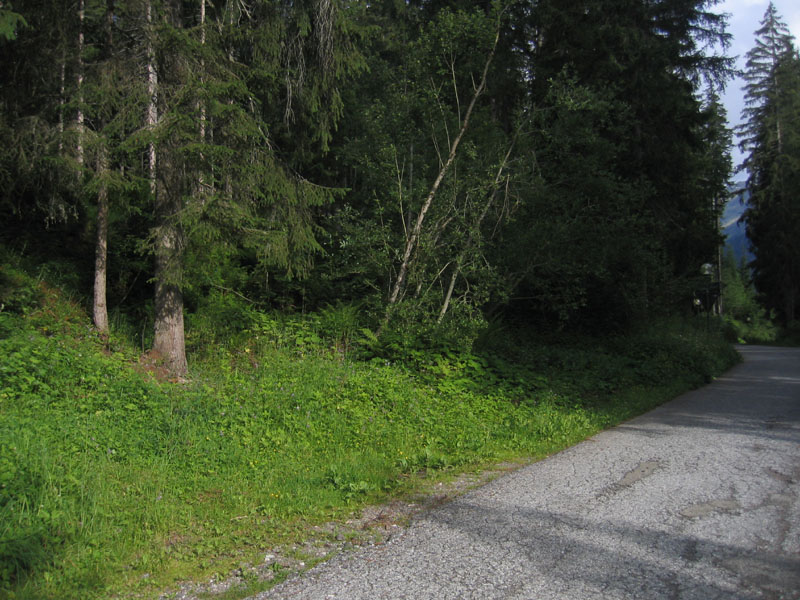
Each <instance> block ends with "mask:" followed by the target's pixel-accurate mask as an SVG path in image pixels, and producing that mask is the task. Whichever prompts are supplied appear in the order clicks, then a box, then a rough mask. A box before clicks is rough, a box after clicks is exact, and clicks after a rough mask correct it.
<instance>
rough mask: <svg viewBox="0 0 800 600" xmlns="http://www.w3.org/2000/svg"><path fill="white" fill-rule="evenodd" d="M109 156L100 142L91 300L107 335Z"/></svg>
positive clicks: (109, 18) (109, 49) (108, 27)
mask: <svg viewBox="0 0 800 600" xmlns="http://www.w3.org/2000/svg"><path fill="white" fill-rule="evenodd" d="M113 19H114V1H113V0H107V1H106V20H105V24H104V27H105V37H106V39H105V44H106V48H105V51H106V59H107V60H108V59H109V58H110V57H111V55H112V54H113V45H114V37H113V33H112V32H113ZM108 170H109V166H108V155H107V152H106V148H105V147H104V146H103V145H102V142H101V144H100V147H99V149H98V152H97V164H96V176H97V178H98V180H99V181H100V188H99V189H98V191H97V223H96V225H97V235H96V239H95V253H94V298H93V301H92V320H93V321H94V326H95V327H96V328H97V331H99V332H100V334H101V335H102V336H104V337H105V336H108V330H109V327H108V305H107V302H106V296H107V294H106V282H107V279H108V211H109V205H108V186H107V184H106V177H107V176H108Z"/></svg>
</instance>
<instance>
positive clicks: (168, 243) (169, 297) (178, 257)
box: [153, 193, 188, 377]
mask: <svg viewBox="0 0 800 600" xmlns="http://www.w3.org/2000/svg"><path fill="white" fill-rule="evenodd" d="M166 195H167V194H164V196H166ZM170 195H172V196H177V197H179V195H177V194H174V193H173V194H170ZM179 203H180V201H179V200H178V201H169V200H166V201H163V202H159V204H158V205H157V208H156V210H157V211H158V213H159V214H160V215H161V225H160V226H159V228H158V231H157V233H156V272H155V281H156V289H155V306H154V309H155V337H154V338H153V351H154V352H155V353H156V354H157V355H158V356H160V357H161V358H162V359H163V360H164V362H165V364H166V366H167V368H168V369H169V371H170V373H171V374H172V375H174V376H176V377H182V376H184V375H186V373H187V371H188V365H187V364H186V342H185V339H184V333H183V332H184V327H183V292H182V291H181V285H180V279H181V275H182V269H181V267H182V264H181V262H182V260H183V250H182V239H181V238H182V235H181V231H180V227H179V226H178V224H177V223H176V222H175V218H176V216H177V214H178V212H179V211H180V205H179Z"/></svg>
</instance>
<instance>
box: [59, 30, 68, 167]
mask: <svg viewBox="0 0 800 600" xmlns="http://www.w3.org/2000/svg"><path fill="white" fill-rule="evenodd" d="M63 48H64V47H63V46H62V50H61V73H60V82H59V89H58V92H59V94H60V96H61V97H60V99H59V102H58V154H59V156H61V153H62V152H63V151H64V110H65V109H66V104H67V56H66V50H64V49H63Z"/></svg>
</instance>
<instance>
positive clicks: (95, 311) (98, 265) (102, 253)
mask: <svg viewBox="0 0 800 600" xmlns="http://www.w3.org/2000/svg"><path fill="white" fill-rule="evenodd" d="M107 173H108V159H107V158H106V155H105V152H104V151H103V150H101V151H100V153H99V156H98V158H97V176H98V178H99V179H100V181H101V184H100V189H99V190H98V192H97V238H96V242H95V254H94V301H93V303H92V317H93V320H94V326H95V327H96V328H97V331H99V332H100V334H101V335H103V336H107V335H108V308H107V306H106V278H107V266H108V188H107V187H106V184H105V177H106V175H107Z"/></svg>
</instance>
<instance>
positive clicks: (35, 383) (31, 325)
mask: <svg viewBox="0 0 800 600" xmlns="http://www.w3.org/2000/svg"><path fill="white" fill-rule="evenodd" d="M0 275H2V277H1V278H0V287H2V288H3V289H2V290H0V291H1V292H2V294H1V295H0V298H2V301H3V307H2V310H0V596H3V597H6V598H53V599H55V598H58V599H69V598H75V599H77V598H81V599H86V598H121V597H125V598H127V597H156V596H157V595H158V593H160V591H161V590H164V589H170V588H171V587H174V586H175V585H176V582H179V581H182V580H184V581H185V580H195V581H197V580H200V579H203V578H204V579H207V578H208V577H210V576H213V575H217V576H219V577H225V576H227V575H228V574H230V573H232V572H234V571H235V570H237V569H241V568H242V567H243V566H246V565H249V564H252V563H253V562H255V561H258V560H263V557H264V553H265V552H269V551H270V549H272V548H275V547H278V546H281V545H285V544H287V543H291V542H297V541H302V540H303V539H305V538H306V537H307V536H308V535H309V531H310V530H311V529H312V528H313V527H314V526H315V525H319V524H322V523H326V522H330V521H336V520H344V519H346V518H348V517H349V516H351V515H352V514H353V513H354V512H357V511H359V510H360V509H361V508H362V507H364V506H366V505H368V504H374V503H379V502H382V501H387V500H389V499H391V498H395V497H400V496H402V495H403V494H407V493H409V492H411V491H413V490H414V489H415V488H417V487H419V486H420V485H421V484H422V482H424V481H425V480H429V479H430V478H432V477H436V476H437V474H443V473H444V474H447V473H458V472H461V471H467V470H471V469H476V468H480V467H481V466H485V465H488V464H490V463H492V462H496V461H501V460H534V459H537V458H541V457H543V456H546V455H548V454H551V453H553V452H556V451H558V450H560V449H562V448H564V447H567V446H569V445H571V444H574V443H576V442H578V441H580V440H582V439H585V438H586V437H588V436H591V435H592V434H594V433H595V432H597V431H599V430H602V429H604V428H607V427H610V426H612V425H614V424H616V423H619V422H621V421H623V420H625V419H628V418H631V417H633V416H634V415H637V414H640V413H642V412H644V411H646V410H648V409H650V408H653V407H654V406H656V405H658V404H660V403H663V402H664V401H666V400H668V399H670V398H672V397H674V396H676V395H677V394H679V393H681V392H683V391H685V390H687V389H690V388H692V387H696V386H698V385H702V384H703V383H705V382H708V381H710V380H711V379H712V378H713V377H714V376H715V375H717V374H719V373H721V372H722V371H724V370H725V369H727V368H728V367H729V366H731V365H732V364H733V363H734V362H736V360H737V355H736V353H735V352H734V351H733V349H732V348H731V347H730V345H729V344H727V343H726V342H725V341H724V340H723V338H722V336H721V335H720V334H719V332H718V331H717V329H716V327H715V326H712V327H711V330H709V329H707V323H706V321H705V319H702V320H699V321H698V322H696V323H694V322H692V321H689V320H674V321H669V322H661V323H658V324H653V325H651V326H650V327H647V328H644V329H642V330H640V331H638V332H636V333H628V334H626V335H620V336H617V337H604V338H602V339H598V338H588V337H581V336H563V337H561V338H557V337H551V338H549V339H548V338H544V337H542V336H540V335H536V334H535V333H534V332H532V331H523V330H520V329H519V328H510V327H509V328H503V327H502V326H501V325H492V326H491V327H490V328H488V329H487V331H485V332H484V334H483V336H482V337H481V338H480V339H479V340H478V341H477V342H476V344H475V345H474V347H473V349H472V350H471V351H465V350H463V349H461V350H458V349H455V348H450V349H448V348H446V347H442V348H438V349H436V350H435V351H434V350H432V349H426V348H424V347H419V348H415V347H413V346H408V345H406V346H403V347H398V346H397V345H395V346H394V347H392V348H391V349H390V350H391V351H389V350H387V347H388V346H387V345H384V346H380V345H379V340H378V338H377V337H376V336H375V335H374V334H373V333H372V332H370V331H369V330H364V329H359V328H358V327H357V326H356V325H355V324H354V323H355V320H356V316H357V315H356V312H355V311H354V310H353V309H352V308H347V307H341V306H340V307H338V308H331V309H330V310H328V311H327V312H325V311H323V312H322V313H317V314H311V315H297V316H286V315H285V314H284V315H280V314H268V313H261V312H257V311H255V310H252V309H251V310H250V311H249V312H248V313H247V318H246V319H242V320H241V322H240V326H239V327H237V328H233V329H231V330H229V331H227V332H226V333H225V335H224V336H222V335H218V336H216V337H214V336H213V335H212V333H213V320H209V319H205V320H203V318H201V317H202V316H201V315H196V316H194V317H193V318H192V317H191V316H190V317H189V319H188V337H189V345H190V348H191V349H192V350H193V353H192V357H193V359H192V361H193V362H192V364H191V375H190V378H189V379H188V380H181V381H171V380H169V379H168V378H165V377H161V372H160V371H159V369H158V360H157V357H153V356H143V355H142V353H141V348H139V347H138V345H137V343H136V341H135V339H134V337H133V336H132V335H126V334H125V333H124V332H125V331H126V330H125V328H124V327H120V328H118V332H117V333H112V335H111V337H110V338H109V339H107V340H105V339H101V338H100V337H99V336H98V335H97V334H96V333H95V332H94V330H93V328H92V326H91V324H90V320H89V318H88V316H87V314H86V311H85V308H84V307H82V306H81V305H80V303H78V302H75V301H71V300H69V299H68V298H65V296H64V294H62V293H61V292H60V291H59V290H58V289H57V288H54V287H50V286H48V285H47V284H46V283H44V282H42V281H39V280H37V279H33V278H31V277H30V276H28V275H27V274H25V273H24V272H22V271H19V270H16V269H14V268H12V267H10V266H8V265H5V266H3V267H2V268H0Z"/></svg>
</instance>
